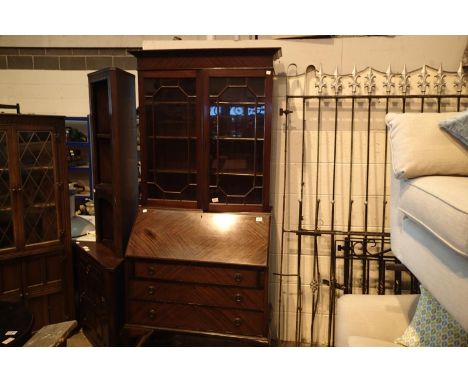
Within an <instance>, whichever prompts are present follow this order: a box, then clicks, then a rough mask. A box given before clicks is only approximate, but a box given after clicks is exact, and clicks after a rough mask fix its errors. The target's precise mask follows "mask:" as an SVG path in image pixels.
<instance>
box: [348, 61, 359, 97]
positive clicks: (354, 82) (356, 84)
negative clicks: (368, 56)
mask: <svg viewBox="0 0 468 382" xmlns="http://www.w3.org/2000/svg"><path fill="white" fill-rule="evenodd" d="M359 77H361V76H360V75H359V74H357V72H356V65H354V68H353V72H352V73H351V78H352V81H351V83H350V84H349V87H350V88H351V91H352V92H353V94H356V91H357V88H360V87H361V84H360V83H359V82H358V78H359Z"/></svg>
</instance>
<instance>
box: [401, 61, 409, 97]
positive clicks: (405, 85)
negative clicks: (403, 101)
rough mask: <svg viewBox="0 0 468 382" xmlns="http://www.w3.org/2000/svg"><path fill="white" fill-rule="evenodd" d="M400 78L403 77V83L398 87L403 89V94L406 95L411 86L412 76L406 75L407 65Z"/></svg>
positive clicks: (404, 66)
mask: <svg viewBox="0 0 468 382" xmlns="http://www.w3.org/2000/svg"><path fill="white" fill-rule="evenodd" d="M400 77H401V82H400V84H399V85H398V86H399V87H400V88H401V92H402V93H403V94H406V91H407V90H408V88H409V87H410V84H409V79H410V75H408V74H407V73H406V64H405V65H403V70H402V72H401V74H400Z"/></svg>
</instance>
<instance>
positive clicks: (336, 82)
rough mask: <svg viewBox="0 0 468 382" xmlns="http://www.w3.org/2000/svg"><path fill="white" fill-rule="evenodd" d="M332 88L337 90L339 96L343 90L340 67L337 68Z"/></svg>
mask: <svg viewBox="0 0 468 382" xmlns="http://www.w3.org/2000/svg"><path fill="white" fill-rule="evenodd" d="M331 87H332V88H333V89H334V90H335V94H338V93H339V92H340V91H341V89H342V85H341V76H340V75H339V73H338V66H337V67H336V68H335V73H333V82H332V84H331Z"/></svg>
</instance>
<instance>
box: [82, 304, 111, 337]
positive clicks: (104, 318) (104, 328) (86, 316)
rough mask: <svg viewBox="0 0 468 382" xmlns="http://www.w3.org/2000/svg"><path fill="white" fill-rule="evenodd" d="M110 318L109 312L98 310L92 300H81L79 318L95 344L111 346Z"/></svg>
mask: <svg viewBox="0 0 468 382" xmlns="http://www.w3.org/2000/svg"><path fill="white" fill-rule="evenodd" d="M110 319H111V318H110V316H109V315H108V314H105V313H103V312H98V311H97V310H96V309H95V306H94V304H93V303H92V302H90V301H88V300H87V299H82V300H81V302H80V308H79V316H78V320H79V323H80V326H81V327H82V328H83V331H84V333H85V334H86V336H87V337H88V338H89V339H90V340H91V342H92V343H93V345H94V346H110V341H109V326H110Z"/></svg>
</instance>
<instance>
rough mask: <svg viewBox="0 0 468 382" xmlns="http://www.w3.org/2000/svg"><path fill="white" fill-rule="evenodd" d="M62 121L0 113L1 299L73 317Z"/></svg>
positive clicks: (42, 317)
mask: <svg viewBox="0 0 468 382" xmlns="http://www.w3.org/2000/svg"><path fill="white" fill-rule="evenodd" d="M65 150H66V149H65V119H64V117H58V116H40V115H8V114H0V299H1V300H23V301H25V303H26V305H27V307H28V309H29V310H30V311H31V312H32V313H33V315H34V330H37V329H39V328H41V327H42V326H43V325H47V324H50V323H55V322H60V321H65V320H69V319H71V318H73V317H74V306H73V290H72V287H73V279H72V262H71V237H70V235H71V230H70V210H69V197H68V183H67V161H66V151H65Z"/></svg>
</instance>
